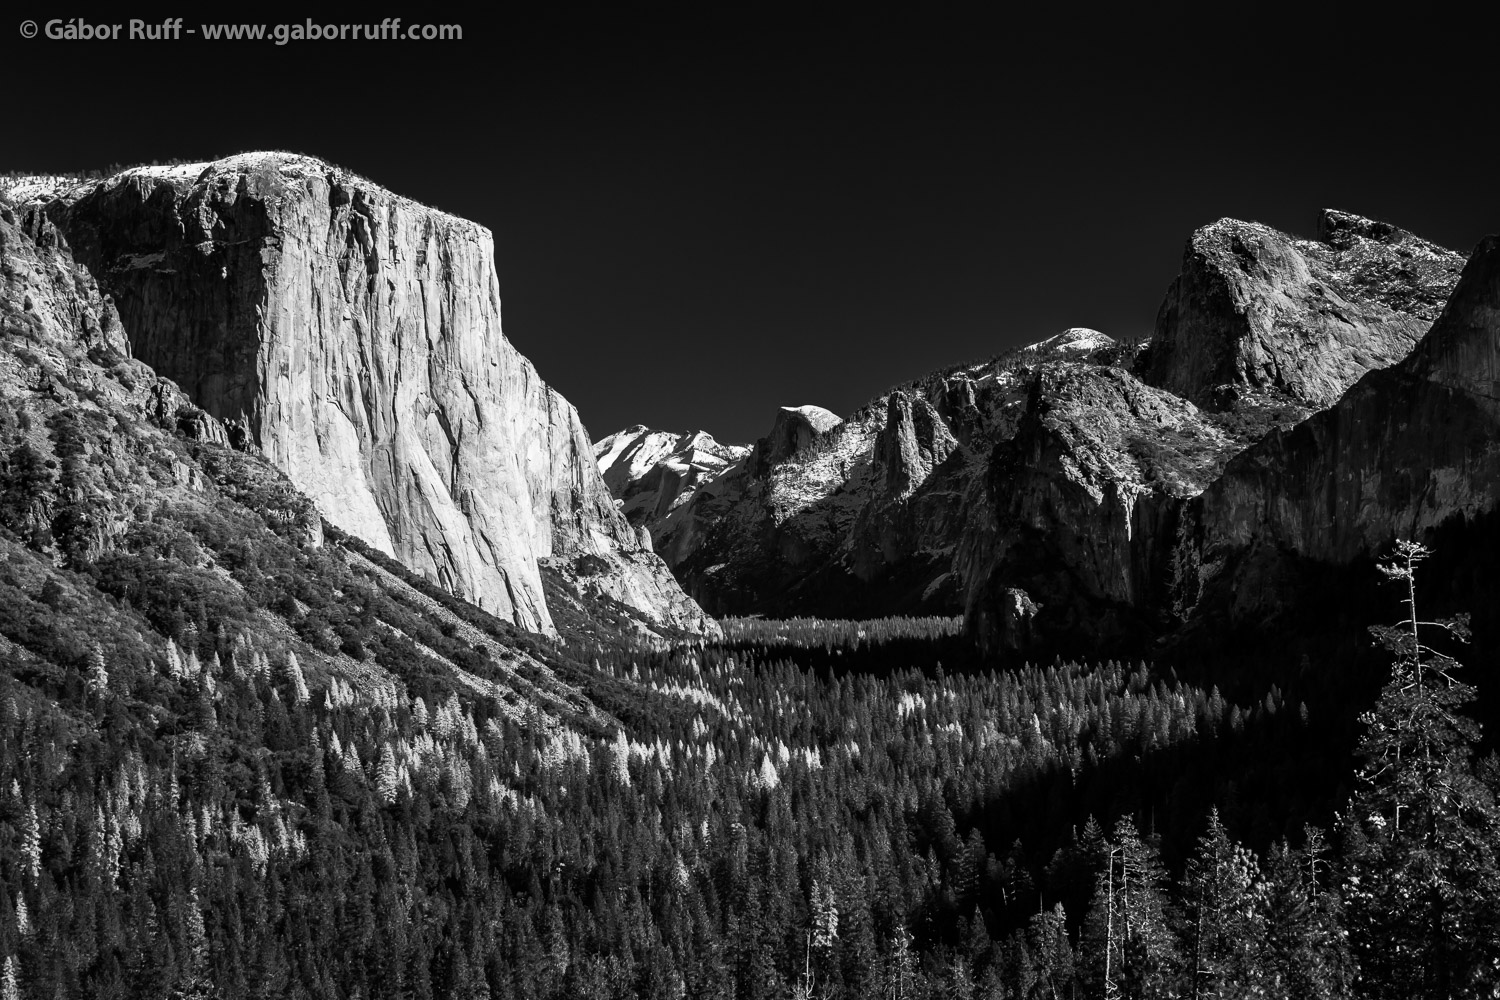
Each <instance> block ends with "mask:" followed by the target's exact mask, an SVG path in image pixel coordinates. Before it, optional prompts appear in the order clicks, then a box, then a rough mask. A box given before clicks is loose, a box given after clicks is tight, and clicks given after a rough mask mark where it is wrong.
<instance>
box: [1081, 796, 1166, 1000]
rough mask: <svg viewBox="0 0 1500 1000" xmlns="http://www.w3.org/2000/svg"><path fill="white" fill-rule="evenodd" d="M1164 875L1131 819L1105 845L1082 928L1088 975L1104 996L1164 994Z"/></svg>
mask: <svg viewBox="0 0 1500 1000" xmlns="http://www.w3.org/2000/svg"><path fill="white" fill-rule="evenodd" d="M1165 885H1166V873H1165V872H1164V871H1163V870H1162V867H1161V862H1160V861H1159V860H1158V858H1157V855H1156V851H1155V849H1154V848H1153V847H1152V846H1151V845H1150V844H1148V843H1146V842H1145V841H1143V840H1141V837H1140V834H1139V833H1137V832H1136V828H1135V824H1134V823H1133V822H1132V821H1131V819H1130V817H1128V816H1122V817H1120V819H1119V821H1118V822H1117V823H1116V824H1115V829H1114V836H1113V837H1112V838H1111V842H1109V843H1108V844H1107V846H1106V850H1105V852H1104V858H1103V864H1102V867H1101V869H1100V871H1099V874H1098V881H1097V884H1096V886H1095V889H1094V899H1093V903H1092V906H1091V908H1090V911H1089V915H1088V920H1087V925H1086V927H1085V942H1086V945H1087V951H1088V955H1089V958H1090V960H1091V963H1092V965H1093V970H1092V973H1093V978H1094V980H1095V982H1096V985H1097V987H1098V991H1099V992H1100V993H1101V994H1102V995H1103V996H1104V997H1106V998H1113V997H1128V998H1143V1000H1144V998H1151V997H1164V996H1167V995H1168V990H1169V987H1170V986H1171V984H1172V980H1173V978H1174V976H1175V973H1176V964H1177V942H1176V940H1175V938H1174V937H1173V936H1172V932H1171V930H1170V928H1169V927H1168V925H1167V915H1166V896H1165Z"/></svg>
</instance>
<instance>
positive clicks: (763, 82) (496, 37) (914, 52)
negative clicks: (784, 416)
mask: <svg viewBox="0 0 1500 1000" xmlns="http://www.w3.org/2000/svg"><path fill="white" fill-rule="evenodd" d="M1200 6H1201V5H1200ZM996 9H999V8H996ZM1058 9H1059V10H1060V11H1062V17H1061V19H1060V20H1059V21H1058V22H1056V23H1054V24H1052V25H1050V26H1048V27H1045V28H1043V27H1036V28H1022V27H1014V26H1013V27H1007V28H995V27H993V26H989V25H980V24H978V23H971V24H964V23H959V22H953V23H948V24H943V25H934V24H931V23H927V24H915V23H909V22H905V21H892V22H886V23H881V24H873V23H871V22H869V20H868V18H867V17H863V16H862V17H861V18H859V19H851V20H849V21H848V22H846V23H841V24H838V25H833V26H828V25H814V24H812V23H810V22H808V21H806V20H805V19H803V18H800V17H793V18H790V19H788V20H786V21H784V22H781V23H772V22H771V21H769V20H767V19H764V18H762V19H760V20H756V19H752V18H751V17H749V16H748V15H747V16H746V17H745V19H744V20H742V21H740V22H737V23H735V22H728V21H722V22H712V23H711V22H708V21H701V22H694V21H675V22H672V23H669V24H663V25H659V26H651V25H643V24H640V23H636V22H632V21H622V22H620V23H617V24H599V23H597V22H592V21H588V20H586V19H583V18H581V17H580V18H579V19H578V20H577V21H576V22H573V23H566V24H558V23H554V24H546V25H544V24H540V23H534V22H522V21H519V20H517V19H515V18H513V17H511V16H510V15H506V16H505V17H504V18H497V19H492V20H489V21H485V22H479V21H476V20H474V19H473V18H471V17H470V16H469V15H466V14H464V13H462V12H460V11H459V10H457V9H445V8H442V7H441V5H430V6H429V7H426V8H423V7H421V6H418V7H414V8H408V9H407V10H406V11H403V12H401V13H403V14H404V15H406V19H407V22H408V23H410V22H411V21H413V20H415V19H418V18H422V19H428V20H432V21H440V22H458V23H462V24H463V25H464V29H465V37H464V40H463V41H462V42H365V41H360V42H354V41H345V42H300V43H296V42H294V43H292V44H289V45H286V46H284V47H278V46H275V45H272V44H270V43H269V42H260V43H251V42H241V43H216V44H215V43H208V42H201V41H181V42H175V43H173V42H160V43H147V42H127V41H123V40H122V41H119V42H89V43H84V42H74V43H67V42H59V41H47V40H44V39H36V40H30V41H28V40H25V39H23V38H21V37H20V34H19V32H18V31H17V28H16V26H15V25H6V26H3V28H0V67H4V78H5V80H6V85H7V90H8V95H7V100H6V108H5V114H4V117H3V119H0V122H3V124H0V171H4V170H13V169H28V170H50V169H79V168H88V167H100V168H103V167H107V166H109V165H110V164H112V163H122V164H124V163H135V162H143V161H151V160H157V159H161V160H165V159H167V158H173V157H175V158H208V157H212V156H215V155H227V154H229V153H233V152H239V151H242V150H247V149H257V148H275V149H291V150H295V151H298V152H305V153H311V154H315V155H318V156H322V157H324V158H326V159H329V160H332V161H334V162H337V163H340V164H342V165H344V166H347V167H349V168H351V169H353V170H356V171H358V172H359V173H362V174H364V175H365V176H367V177H370V178H372V179H374V180H376V181H378V182H380V183H382V184H384V185H386V186H388V187H390V188H392V189H394V190H395V191H397V192H399V193H402V194H405V195H408V196H410V197H413V198H416V199H418V200H420V201H424V202H427V203H429V204H432V205H435V206H437V207H439V208H442V209H445V210H447V211H450V212H455V213H457V214H460V215H464V216H467V217H469V218H472V219H475V220H477V221H479V222H481V223H483V224H485V225H487V226H489V227H490V228H491V229H492V230H493V231H494V233H495V242H496V257H497V265H498V270H499V274H500V283H501V293H502V297H503V301H504V308H505V325H506V332H507V334H508V335H509V336H510V338H511V339H512V341H513V342H514V343H515V344H516V345H517V346H518V347H519V348H520V349H521V350H522V351H523V352H524V353H526V354H527V355H528V356H529V357H531V358H532V360H533V361H535V362H536V364H537V367H538V368H539V369H540V371H541V373H542V375H543V377H544V378H546V379H547V380H548V381H549V382H551V383H552V384H553V385H555V386H556V387H558V388H559V389H560V390H562V392H563V393H564V394H565V395H567V396H568V398H569V399H571V400H572V401H573V402H574V403H575V404H576V405H577V406H578V408H579V410H580V412H581V413H582V415H583V418H584V421H585V423H586V424H587V425H588V427H589V429H590V431H591V432H592V433H593V434H594V435H595V436H596V437H598V436H602V435H604V434H606V433H608V432H610V431H612V430H616V429H618V428H620V427H623V426H625V425H628V424H632V423H645V424H649V425H651V426H654V427H661V428H666V429H675V430H685V429H689V428H699V427H701V428H704V429H707V430H709V431H710V432H712V433H713V434H715V435H716V436H718V437H719V438H721V439H722V440H730V441H748V440H751V439H753V438H755V437H756V436H758V435H760V434H762V433H764V432H765V431H766V430H767V429H768V428H769V426H770V423H771V418H772V415H773V414H774V412H775V408H776V407H777V406H780V405H783V404H801V403H818V404H820V405H823V406H826V407H829V408H830V409H833V410H835V411H838V412H841V413H843V412H847V411H849V410H851V409H853V408H854V407H856V406H858V405H859V404H861V403H862V402H864V401H865V400H867V399H868V398H869V397H871V396H872V395H875V394H877V393H879V392H880V391H882V390H883V389H885V388H886V387H888V386H889V385H891V384H893V383H895V382H898V381H901V380H904V379H907V378H911V377H915V376H917V375H920V374H922V373H924V372H926V371H929V370H931V369H933V368H936V367H939V366H941V365H945V364H949V363H952V362H957V361H963V360H968V359H973V358H979V357H983V356H987V355H990V354H993V353H996V352H998V351H1001V350H1003V349H1005V348H1007V347H1010V346H1015V345H1018V344H1021V343H1025V342H1028V341H1031V340H1036V339H1040V338H1042V337H1044V336H1048V335H1050V334H1052V333H1055V332H1058V331H1060V330H1062V329H1064V328H1066V327H1069V326H1092V327H1095V328H1097V329H1101V330H1103V331H1105V332H1106V333H1109V334H1111V335H1115V336H1121V335H1134V334H1143V333H1147V332H1149V330H1150V328H1151V325H1152V322H1153V320H1154V318H1155V314H1156V309H1157V306H1158V305H1159V303H1160V301H1161V296H1162V293H1163V291H1164V290H1165V288H1166V286H1167V284H1168V283H1169V282H1170V280H1171V279H1172V277H1173V275H1174V274H1175V273H1176V271H1177V265H1178V261H1179V259H1180V256H1181V253H1182V248H1183V245H1184V242H1185V241H1186V239H1187V238H1188V236H1189V234H1190V233H1191V232H1192V230H1193V229H1194V228H1195V227H1197V226H1199V225H1202V224H1204V223H1207V222H1210V221H1213V220H1214V219H1217V218H1219V217H1222V216H1236V217H1239V218H1249V219H1255V220H1258V221H1261V222H1265V223H1268V224H1270V225H1273V226H1276V227H1278V228H1281V229H1285V230H1288V231H1291V232H1294V233H1298V234H1303V235H1310V234H1311V232H1312V228H1313V225H1314V221H1315V218H1316V212H1317V210H1318V209H1319V208H1321V207H1323V206H1333V207H1340V208H1344V209H1348V210H1350V211H1355V212H1360V213H1362V214H1365V215H1371V216H1375V217H1378V218H1383V219H1387V220H1389V221H1392V222H1395V223H1397V224H1398V225H1401V226H1403V227H1405V228H1408V229H1411V230H1413V231H1415V232H1417V233H1419V234H1421V235H1423V236H1426V237H1427V238H1429V239H1433V240H1435V241H1437V242H1440V243H1443V244H1446V245H1448V246H1451V247H1454V248H1457V249H1461V250H1464V251H1468V250H1469V249H1471V248H1472V246H1473V245H1474V243H1475V242H1477V240H1478V239H1479V238H1480V237H1481V236H1483V235H1484V234H1485V233H1487V232H1494V231H1500V198H1497V188H1500V169H1497V167H1500V163H1497V146H1500V139H1497V129H1496V127H1495V121H1496V106H1495V100H1494V99H1495V95H1496V94H1497V93H1500V88H1497V87H1496V83H1497V75H1496V71H1495V69H1494V66H1495V61H1494V59H1493V57H1492V55H1490V54H1487V53H1486V51H1485V37H1484V35H1483V33H1482V32H1480V31H1478V30H1476V29H1475V28H1473V27H1465V26H1464V25H1463V24H1461V23H1457V22H1455V23H1453V24H1451V25H1435V26H1430V27H1429V26H1422V25H1418V24H1414V23H1412V22H1410V21H1403V22H1401V23H1394V22H1393V23H1391V24H1389V25H1385V24H1375V23H1371V24H1368V25H1364V26H1363V27H1361V28H1360V29H1359V30H1354V29H1353V28H1351V27H1350V26H1349V25H1347V24H1346V25H1344V26H1342V27H1326V26H1317V25H1314V24H1312V23H1311V22H1310V21H1309V20H1308V19H1307V17H1306V16H1305V15H1303V14H1302V13H1301V12H1300V11H1298V10H1297V9H1288V10H1286V11H1283V12H1281V13H1280V14H1279V15H1278V14H1274V13H1272V12H1270V11H1269V9H1268V8H1259V7H1257V8H1250V7H1245V8H1244V10H1245V11H1246V12H1247V13H1245V14H1244V15H1243V16H1242V18H1241V21H1240V23H1234V24H1230V23H1218V24H1212V25H1210V24H1203V23H1199V22H1193V23H1186V24H1185V23H1182V22H1180V21H1177V20H1162V21H1160V22H1155V23H1146V22H1143V21H1140V20H1136V21H1128V22H1127V21H1121V22H1119V23H1113V24H1101V23H1098V22H1097V21H1094V20H1091V19H1090V17H1088V16H1087V15H1086V14H1085V13H1084V9H1083V8H1079V7H1075V6H1067V7H1066V8H1064V6H1063V5H1058ZM240 10H242V11H249V10H250V8H240ZM69 13H71V12H70V11H61V10H59V11H48V10H42V9H34V10H25V11H20V12H18V13H17V14H16V15H15V20H16V21H19V20H20V19H21V18H23V17H32V18H36V19H37V20H38V21H45V20H47V19H49V18H52V17H55V16H65V15H67V14H69ZM137 13H144V14H146V15H147V16H148V17H149V16H150V12H137ZM386 13H391V14H394V13H396V12H395V11H391V12H385V11H380V12H368V11H367V12H364V13H363V14H362V15H361V16H360V17H359V18H358V19H359V20H361V21H363V20H378V18H379V17H381V16H384V15H385V14H386ZM413 14H415V15H416V17H413V16H411V15H413ZM209 16H215V15H208V14H204V15H201V17H194V18H191V19H190V20H192V21H196V20H199V19H201V18H206V17H209ZM216 16H231V15H216ZM240 16H257V15H251V14H245V13H242V14H241V15H240ZM265 16H268V17H269V16H273V15H265ZM305 16H306V11H303V12H300V13H299V15H298V17H299V19H300V18H301V17H305ZM1199 16H1201V15H1199ZM124 17H125V15H118V16H115V17H113V18H111V20H116V21H121V20H124ZM314 19H315V20H319V21H335V22H337V21H347V20H354V19H355V18H353V17H350V16H348V15H344V16H317V15H315V17H314Z"/></svg>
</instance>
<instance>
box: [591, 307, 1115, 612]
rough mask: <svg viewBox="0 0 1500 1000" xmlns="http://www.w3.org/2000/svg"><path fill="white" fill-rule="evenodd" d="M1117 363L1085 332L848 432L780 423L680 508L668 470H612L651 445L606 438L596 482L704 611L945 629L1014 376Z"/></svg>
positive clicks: (1018, 355)
mask: <svg viewBox="0 0 1500 1000" xmlns="http://www.w3.org/2000/svg"><path fill="white" fill-rule="evenodd" d="M1116 351H1117V345H1115V344H1114V342H1113V341H1112V340H1110V338H1108V337H1106V336H1104V335H1103V334H1101V333H1098V332H1097V331H1093V330H1083V329H1076V330H1069V331H1066V332H1065V333H1063V334H1060V335H1058V336H1056V337H1052V338H1049V339H1047V340H1045V341H1041V342H1040V343H1037V344H1033V345H1030V346H1029V347H1027V348H1023V349H1021V350H1018V351H1011V352H1008V353H1006V354H1004V355H1001V356H998V357H996V358H992V359H990V360H988V361H984V362H980V363H978V364H972V365H963V366H959V367H956V368H952V369H949V370H947V371H943V372H938V373H934V374H933V375H930V376H928V377H926V378H923V379H919V380H917V381H914V382H911V383H908V384H906V385H903V386H900V387H898V388H896V389H893V390H891V391H890V392H889V393H886V394H885V395H882V396H880V397H878V398H877V399H875V400H872V401H871V402H870V403H869V404H867V405H866V406H864V407H861V408H860V409H859V410H857V411H855V412H854V413H852V414H850V415H849V416H848V417H847V418H846V419H842V420H841V419H840V418H839V417H837V416H836V415H834V414H833V413H831V412H829V411H828V410H825V409H823V408H821V407H816V406H799V407H784V408H782V409H780V410H779V411H778V412H777V414H776V417H775V419H774V421H773V423H772V427H771V430H770V432H769V433H768V434H767V435H766V436H765V437H764V438H762V439H760V441H758V442H757V443H756V445H755V446H754V448H753V449H752V450H751V453H750V454H749V455H747V456H745V458H744V460H743V461H740V462H737V463H734V464H730V465H727V466H725V467H724V468H723V469H722V470H721V471H718V472H716V473H713V474H711V475H705V476H703V477H702V478H698V479H693V480H692V481H691V493H690V494H689V493H685V492H684V491H682V490H681V489H680V487H679V485H678V484H679V483H680V482H682V481H683V479H682V478H681V476H680V475H678V474H676V473H674V472H671V471H670V470H667V471H666V473H665V474H662V473H659V472H658V471H656V470H657V468H658V466H656V465H652V466H650V471H641V470H637V471H634V472H629V471H627V470H626V468H625V464H626V461H627V459H628V457H629V456H630V455H642V454H645V451H646V444H645V443H646V442H648V441H653V440H658V439H654V438H651V437H649V436H644V435H640V434H637V435H636V439H639V440H640V441H641V442H642V445H641V448H640V449H639V450H637V451H632V450H631V448H632V447H634V446H633V445H623V446H622V444H621V439H619V437H618V436H615V437H613V438H611V439H609V440H608V443H607V445H606V442H601V443H600V445H599V446H598V450H600V452H601V456H602V460H606V461H607V464H608V465H609V467H610V468H612V469H614V470H616V471H615V473H614V477H615V478H613V479H611V476H610V475H608V474H607V475H606V480H607V481H610V485H611V489H612V490H613V491H614V493H615V495H616V496H617V497H618V498H620V500H621V501H622V502H624V503H625V504H626V506H627V510H629V511H631V512H632V515H631V516H632V517H637V516H644V520H643V521H642V522H641V523H643V524H644V525H645V526H646V527H647V528H648V529H649V530H650V533H651V537H652V540H653V543H654V544H655V546H656V550H657V552H659V553H660V554H661V555H662V556H663V557H664V558H665V559H666V560H667V561H668V563H669V564H670V565H671V566H672V567H673V569H674V571H675V572H676V573H677V575H678V577H679V579H681V580H682V581H683V583H684V585H685V586H686V587H687V589H688V591H689V593H691V594H693V595H694V596H695V597H696V598H697V599H698V600H700V601H702V602H704V603H705V605H706V606H708V607H709V608H710V609H711V610H715V611H721V612H737V613H746V612H766V613H787V614H789V613H813V614H824V615H858V616H862V617H863V616H869V615H875V614H889V613H907V612H935V613H950V614H951V613H957V612H958V611H960V610H961V609H962V606H963V587H962V582H961V579H960V577H959V575H958V574H957V573H955V571H954V557H955V553H956V552H957V550H958V543H959V539H960V538H961V537H962V535H963V533H964V530H965V524H966V522H967V521H968V520H969V519H970V518H971V517H972V516H974V515H975V513H976V508H975V505H976V504H977V505H984V504H987V503H988V500H987V498H986V496H985V492H984V490H983V488H982V485H983V478H984V470H985V468H986V463H987V460H988V456H989V453H990V450H991V449H992V448H993V446H994V445H995V443H996V442H997V441H1001V440H1004V439H1007V438H1008V437H1009V436H1010V435H1011V434H1013V433H1014V432H1015V429H1016V427H1017V424H1018V421H1019V419H1020V415H1021V413H1022V412H1023V411H1024V404H1025V397H1026V384H1027V378H1028V373H1029V372H1031V371H1033V370H1034V369H1035V368H1036V367H1037V366H1042V365H1047V364H1052V363H1058V364H1076V365H1085V366H1089V365H1097V364H1102V363H1106V362H1107V361H1109V360H1111V359H1113V358H1114V356H1115V352H1116ZM672 443H673V442H672V441H671V440H669V439H667V438H662V439H659V445H658V446H659V447H662V448H665V447H667V446H668V445H670V444H672ZM611 456H612V457H611ZM700 464H701V463H700ZM642 468H643V469H644V468H645V466H644V465H643V466H642ZM647 511H650V512H651V513H649V514H647V513H646V512H647Z"/></svg>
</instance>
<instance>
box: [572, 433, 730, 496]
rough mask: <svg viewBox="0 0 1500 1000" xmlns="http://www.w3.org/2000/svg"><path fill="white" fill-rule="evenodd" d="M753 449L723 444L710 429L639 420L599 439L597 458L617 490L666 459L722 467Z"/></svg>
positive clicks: (712, 468)
mask: <svg viewBox="0 0 1500 1000" xmlns="http://www.w3.org/2000/svg"><path fill="white" fill-rule="evenodd" d="M749 451H750V449H749V447H748V446H746V445H738V444H720V443H719V442H718V441H715V440H714V437H713V435H712V434H709V433H708V432H707V431H684V432H682V433H680V434H676V433H673V432H671V431H653V430H651V429H650V428H648V427H647V426H645V425H644V424H636V425H635V426H634V427H627V428H626V429H625V430H623V431H616V432H615V433H613V434H611V435H609V436H608V437H605V438H601V439H600V440H599V441H596V442H595V443H594V460H595V461H596V462H598V464H599V472H600V474H601V475H603V476H604V482H605V483H606V484H608V485H609V487H610V489H611V490H617V489H618V488H619V487H622V486H624V484H626V483H628V482H631V481H633V480H637V479H640V478H641V477H643V476H644V475H646V474H647V473H648V472H650V471H651V470H652V469H653V468H655V467H656V466H658V465H661V464H663V463H668V464H671V465H679V466H683V467H684V468H686V467H697V468H700V469H703V470H704V471H718V470H719V469H722V468H725V467H726V466H729V465H731V464H733V463H734V462H737V461H739V459H741V458H743V457H744V456H745V455H746V454H748V453H749ZM616 495H618V493H616Z"/></svg>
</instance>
